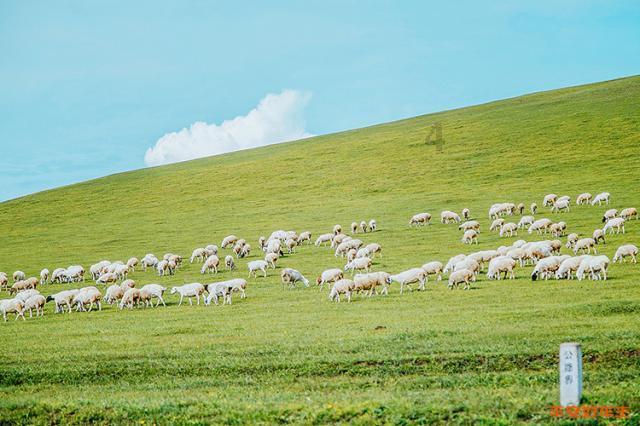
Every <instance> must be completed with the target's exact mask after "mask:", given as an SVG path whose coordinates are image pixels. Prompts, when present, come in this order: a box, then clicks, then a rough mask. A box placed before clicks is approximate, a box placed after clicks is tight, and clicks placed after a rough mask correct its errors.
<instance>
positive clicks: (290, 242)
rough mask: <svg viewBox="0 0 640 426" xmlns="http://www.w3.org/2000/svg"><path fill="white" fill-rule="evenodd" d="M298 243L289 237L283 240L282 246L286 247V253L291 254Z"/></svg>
mask: <svg viewBox="0 0 640 426" xmlns="http://www.w3.org/2000/svg"><path fill="white" fill-rule="evenodd" d="M297 245H298V243H297V242H296V240H292V239H291V238H289V239H287V240H286V241H285V242H284V246H285V247H286V248H287V253H289V254H292V253H294V252H295V248H296V246H297Z"/></svg>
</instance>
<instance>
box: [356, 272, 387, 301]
mask: <svg viewBox="0 0 640 426" xmlns="http://www.w3.org/2000/svg"><path fill="white" fill-rule="evenodd" d="M353 284H354V286H353V292H355V293H360V292H361V291H364V292H368V295H369V297H371V296H372V295H373V294H378V289H377V287H378V286H382V291H381V294H387V293H388V292H389V287H388V285H389V284H391V278H390V275H389V274H388V273H386V272H382V271H380V272H370V273H368V274H356V275H355V277H353Z"/></svg>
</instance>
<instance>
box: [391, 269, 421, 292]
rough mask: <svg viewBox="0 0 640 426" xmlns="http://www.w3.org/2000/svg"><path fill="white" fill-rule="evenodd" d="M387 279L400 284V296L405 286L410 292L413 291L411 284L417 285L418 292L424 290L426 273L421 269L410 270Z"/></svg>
mask: <svg viewBox="0 0 640 426" xmlns="http://www.w3.org/2000/svg"><path fill="white" fill-rule="evenodd" d="M389 279H390V280H391V281H392V282H393V281H395V282H397V283H399V284H400V294H402V292H403V290H404V286H405V285H406V286H407V287H408V288H409V290H410V291H413V289H412V288H411V284H413V283H416V282H417V283H419V284H420V285H419V287H418V290H424V284H425V282H426V281H427V273H426V272H425V271H424V269H422V268H411V269H408V270H406V271H403V272H400V273H398V274H395V275H390V276H389Z"/></svg>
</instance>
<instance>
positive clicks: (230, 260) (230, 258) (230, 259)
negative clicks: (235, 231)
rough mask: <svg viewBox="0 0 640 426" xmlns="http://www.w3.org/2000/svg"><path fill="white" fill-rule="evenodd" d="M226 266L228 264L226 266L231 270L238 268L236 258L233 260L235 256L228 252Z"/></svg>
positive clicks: (225, 260)
mask: <svg viewBox="0 0 640 426" xmlns="http://www.w3.org/2000/svg"><path fill="white" fill-rule="evenodd" d="M272 254H273V253H272ZM212 256H213V255H212ZM267 256H269V255H267ZM224 266H226V268H227V269H228V270H230V271H233V270H234V269H236V262H235V260H233V256H231V255H229V254H228V255H226V256H225V257H224Z"/></svg>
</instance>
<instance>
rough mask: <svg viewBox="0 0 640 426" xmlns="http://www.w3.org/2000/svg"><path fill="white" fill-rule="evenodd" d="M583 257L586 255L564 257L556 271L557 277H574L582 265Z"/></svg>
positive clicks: (569, 278) (568, 278)
mask: <svg viewBox="0 0 640 426" xmlns="http://www.w3.org/2000/svg"><path fill="white" fill-rule="evenodd" d="M583 258H584V256H574V257H569V258H567V259H564V260H563V261H562V263H561V264H560V266H559V267H558V270H557V271H556V279H558V280H561V279H567V280H571V279H573V274H574V273H575V272H576V271H577V270H578V267H580V263H581V262H582V259H583Z"/></svg>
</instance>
